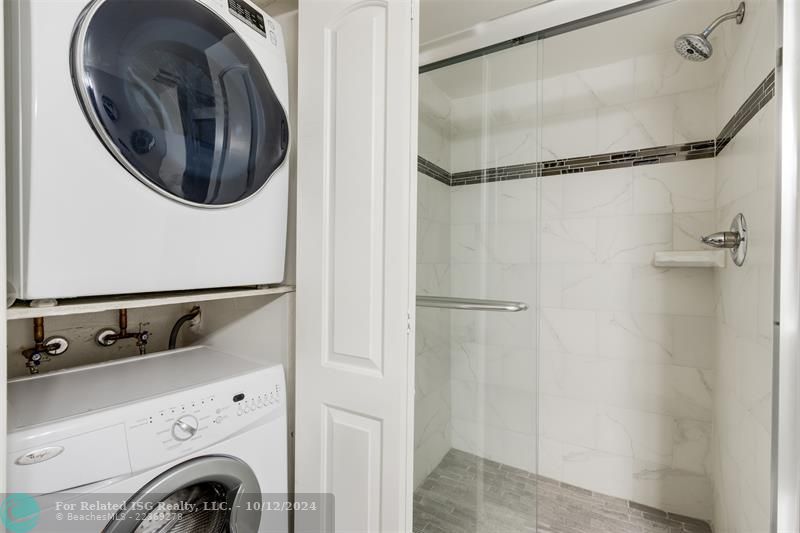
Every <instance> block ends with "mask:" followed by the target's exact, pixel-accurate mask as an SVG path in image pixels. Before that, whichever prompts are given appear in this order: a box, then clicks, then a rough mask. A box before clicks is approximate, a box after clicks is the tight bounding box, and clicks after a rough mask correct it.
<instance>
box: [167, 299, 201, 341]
mask: <svg viewBox="0 0 800 533" xmlns="http://www.w3.org/2000/svg"><path fill="white" fill-rule="evenodd" d="M199 314H200V307H199V306H194V307H193V308H192V310H191V311H189V314H188V315H183V316H182V317H180V318H179V319H178V321H177V322H175V325H174V326H172V331H170V332H169V349H170V350H174V349H175V348H176V345H177V344H178V333H180V332H181V328H182V327H183V325H184V324H186V323H187V322H189V321H190V320H192V319H194V318H195V317H196V316H197V315H199Z"/></svg>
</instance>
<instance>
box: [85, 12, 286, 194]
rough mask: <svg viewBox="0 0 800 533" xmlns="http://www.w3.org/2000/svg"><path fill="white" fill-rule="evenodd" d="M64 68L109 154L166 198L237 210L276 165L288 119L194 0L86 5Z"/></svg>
mask: <svg viewBox="0 0 800 533" xmlns="http://www.w3.org/2000/svg"><path fill="white" fill-rule="evenodd" d="M239 4H241V2H239V3H238V4H237V5H239ZM240 7H241V6H240ZM253 17H255V21H253V20H251V22H252V23H253V24H254V26H255V27H256V28H258V27H263V25H264V20H263V17H262V16H261V15H260V14H259V13H258V12H257V11H255V10H253V11H252V13H250V18H251V19H252V18H253ZM259 17H261V18H259ZM247 31H254V32H255V30H249V29H248V30H247ZM258 38H262V37H261V35H259V36H258ZM71 66H72V77H73V81H74V83H75V89H76V92H77V94H78V96H79V99H80V102H81V105H82V106H83V110H84V113H85V115H86V117H87V118H88V120H89V122H90V123H91V125H92V127H93V128H94V130H95V132H96V133H97V135H98V137H99V138H100V139H101V140H102V142H103V143H104V144H105V146H106V148H107V149H108V150H109V152H111V154H112V155H113V156H114V157H115V158H116V159H117V160H118V161H119V163H120V164H121V165H122V166H124V167H125V168H126V169H127V170H128V171H129V172H130V173H131V174H133V175H134V176H135V177H136V178H138V179H139V180H140V181H142V183H144V184H146V185H148V186H149V187H151V188H153V189H155V190H156V191H158V192H161V193H162V194H164V195H166V196H168V197H170V198H172V199H174V200H177V201H180V202H183V203H188V204H191V205H195V206H203V207H220V206H226V205H232V204H236V203H238V202H242V201H244V200H245V199H247V198H249V197H251V196H252V195H254V194H255V193H257V192H258V191H259V190H260V189H261V188H262V187H264V185H266V183H267V181H268V180H269V178H270V177H271V176H272V174H273V173H274V172H275V171H276V170H277V169H278V168H279V167H280V166H281V165H282V164H283V163H284V161H285V159H286V154H287V150H288V146H289V130H288V126H287V118H286V111H285V109H284V108H283V105H282V104H281V102H280V101H279V100H278V97H277V96H276V94H275V91H274V90H273V89H272V86H271V85H270V82H269V79H267V76H266V74H265V72H264V69H263V68H262V65H261V63H260V62H259V61H258V60H257V59H256V57H255V56H254V55H253V52H252V51H251V50H250V48H249V47H248V46H247V44H246V43H245V42H244V40H243V39H242V38H241V37H240V36H239V35H238V34H237V33H236V32H235V31H234V30H233V28H232V27H231V26H230V25H229V24H228V23H227V22H226V21H225V20H223V19H222V18H221V17H220V16H219V15H217V14H216V13H215V12H214V11H212V10H211V9H209V8H208V7H206V6H204V5H203V4H201V3H199V2H197V1H196V0H169V1H163V0H159V1H152V0H144V1H131V0H95V2H92V3H91V4H90V5H89V6H88V7H87V8H86V10H85V11H84V13H83V15H82V17H81V20H80V21H79V23H78V24H77V25H76V29H75V33H74V36H73V43H72V63H71ZM109 179H114V177H113V176H109Z"/></svg>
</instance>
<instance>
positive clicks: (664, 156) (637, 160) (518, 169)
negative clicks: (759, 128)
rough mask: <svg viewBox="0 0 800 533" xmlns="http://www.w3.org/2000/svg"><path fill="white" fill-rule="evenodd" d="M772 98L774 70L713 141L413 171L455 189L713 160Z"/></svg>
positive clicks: (423, 166) (424, 166)
mask: <svg viewBox="0 0 800 533" xmlns="http://www.w3.org/2000/svg"><path fill="white" fill-rule="evenodd" d="M773 96H775V71H774V70H773V71H772V72H770V73H769V74H768V75H767V77H766V78H765V79H764V81H762V82H761V84H759V86H758V87H757V88H756V90H755V91H753V93H752V94H751V95H750V96H749V97H748V98H747V100H745V102H744V104H742V106H741V107H740V108H739V109H738V110H737V111H736V113H734V115H733V117H732V118H731V119H730V120H729V121H728V123H727V124H726V125H725V127H723V128H722V131H721V132H720V133H719V135H718V136H717V137H716V139H708V140H704V141H696V142H691V143H683V144H673V145H669V146H657V147H655V148H642V149H640V150H627V151H623V152H610V153H606V154H596V155H589V156H579V157H570V158H565V159H552V160H549V161H542V162H535V163H523V164H519V165H508V166H502V167H491V168H483V169H477V170H468V171H465V172H455V173H452V174H451V173H450V172H448V171H447V170H445V169H443V168H441V167H439V166H437V165H435V164H434V163H431V162H430V161H428V160H427V159H425V158H423V157H421V156H418V157H417V171H418V172H421V173H423V174H425V175H427V176H430V177H431V178H433V179H435V180H437V181H439V182H441V183H444V184H445V185H449V186H451V187H455V186H458V185H474V184H478V183H491V182H494V181H508V180H518V179H526V178H536V177H547V176H560V175H563V174H575V173H580V172H595V171H598V170H611V169H615V168H625V167H636V166H640V165H657V164H662V163H674V162H677V161H691V160H695V159H706V158H710V157H716V156H718V155H719V154H720V152H722V150H724V149H725V147H726V146H727V145H728V143H730V142H731V140H732V139H733V138H734V137H735V136H736V134H737V133H739V132H740V131H741V130H742V128H744V126H745V125H746V124H747V123H748V122H749V121H750V120H751V119H752V118H753V117H754V116H756V114H758V112H759V111H760V110H761V109H763V108H764V107H765V106H766V105H767V103H769V101H770V100H772V98H773Z"/></svg>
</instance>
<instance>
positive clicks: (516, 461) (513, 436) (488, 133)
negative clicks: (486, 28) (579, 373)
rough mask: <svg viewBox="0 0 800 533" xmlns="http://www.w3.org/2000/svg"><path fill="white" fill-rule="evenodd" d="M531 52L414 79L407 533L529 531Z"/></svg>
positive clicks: (533, 258) (534, 90)
mask: <svg viewBox="0 0 800 533" xmlns="http://www.w3.org/2000/svg"><path fill="white" fill-rule="evenodd" d="M539 50H540V47H539V44H538V43H536V42H534V43H530V44H527V45H524V46H519V47H516V48H513V49H509V50H506V51H504V52H499V53H495V54H491V55H489V56H485V57H480V58H476V59H473V60H470V61H467V62H462V63H458V64H454V65H451V66H448V67H444V68H440V69H437V70H434V71H430V72H426V73H423V74H422V75H421V77H420V138H419V139H420V144H419V155H420V159H419V176H418V179H419V192H418V272H417V279H418V294H419V297H418V311H417V352H416V428H415V431H416V442H415V476H414V477H415V493H414V529H415V531H464V532H479V531H481V532H483V531H498V532H499V531H535V530H536V519H537V512H536V511H537V499H536V493H537V479H536V472H537V425H538V421H537V405H538V391H537V365H538V357H537V344H538V309H537V308H538V304H537V301H538V278H539V269H538V257H539V240H538V234H539V213H540V209H539V202H540V194H539V187H540V183H539V179H538V176H539V175H540V165H539V162H540V161H541V158H540V154H539V151H540V148H539V146H540V142H539V122H540V121H539V113H540V111H539V109H540V105H541V104H540V100H541V98H540V94H541V90H540V80H539V68H538V65H539V61H540V58H539Z"/></svg>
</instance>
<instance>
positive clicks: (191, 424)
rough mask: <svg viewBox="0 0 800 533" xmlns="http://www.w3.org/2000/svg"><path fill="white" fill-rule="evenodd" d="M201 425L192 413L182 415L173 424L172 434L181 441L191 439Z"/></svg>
mask: <svg viewBox="0 0 800 533" xmlns="http://www.w3.org/2000/svg"><path fill="white" fill-rule="evenodd" d="M199 425H200V424H199V422H198V421H197V419H196V418H195V417H193V416H192V415H185V416H182V417H180V418H179V419H178V420H176V421H175V423H174V424H172V436H173V437H175V440H179V441H186V440H189V439H191V438H192V437H194V436H195V434H196V433H197V428H198V427H199Z"/></svg>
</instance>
